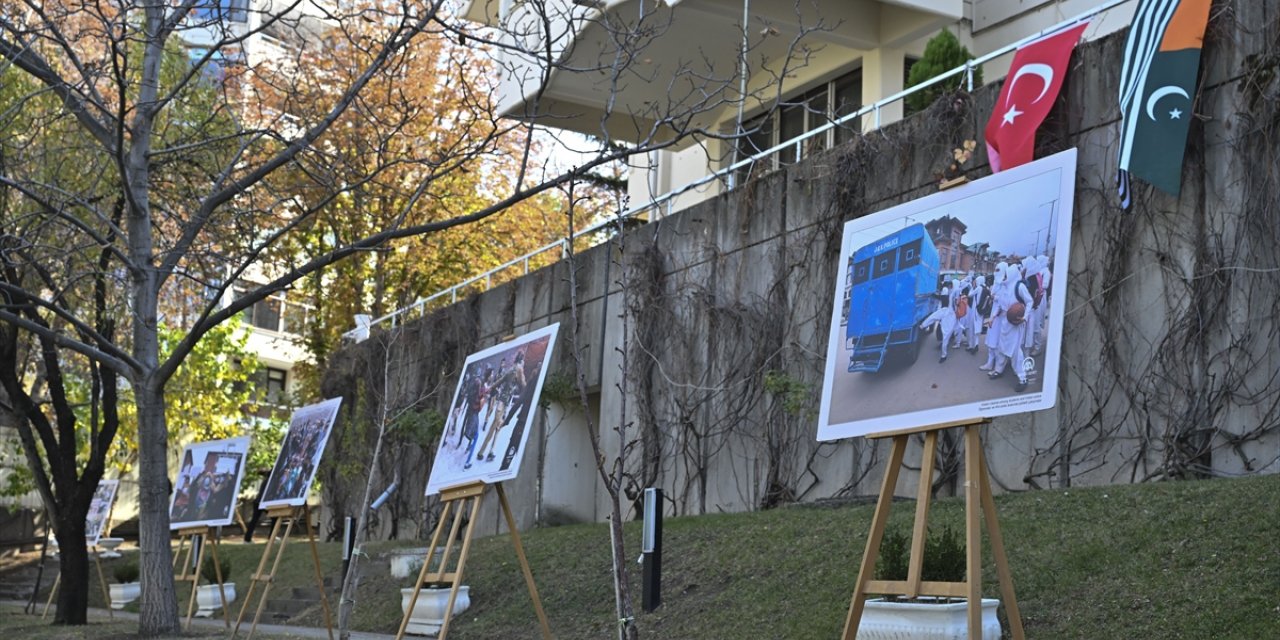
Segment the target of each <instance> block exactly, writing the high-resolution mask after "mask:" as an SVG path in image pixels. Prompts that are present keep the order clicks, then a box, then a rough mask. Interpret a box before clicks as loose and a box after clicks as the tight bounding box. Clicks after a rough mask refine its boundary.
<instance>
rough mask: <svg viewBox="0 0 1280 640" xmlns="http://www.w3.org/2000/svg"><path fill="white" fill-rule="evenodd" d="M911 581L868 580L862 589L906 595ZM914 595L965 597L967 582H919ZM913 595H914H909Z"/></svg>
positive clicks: (883, 593)
mask: <svg viewBox="0 0 1280 640" xmlns="http://www.w3.org/2000/svg"><path fill="white" fill-rule="evenodd" d="M911 586H912V583H911V582H908V581H906V580H868V581H867V586H866V589H864V591H865V592H866V593H878V594H880V595H886V596H907V595H908V594H909V593H910V588H911ZM915 593H916V595H921V596H939V597H943V598H966V597H968V596H969V583H967V582H921V583H920V585H919V586H918V587H916V588H915ZM909 597H914V596H909Z"/></svg>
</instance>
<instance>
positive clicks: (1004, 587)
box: [978, 447, 1026, 640]
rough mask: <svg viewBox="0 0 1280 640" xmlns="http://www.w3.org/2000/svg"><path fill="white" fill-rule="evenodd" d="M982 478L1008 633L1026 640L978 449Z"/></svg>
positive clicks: (988, 477) (982, 456)
mask: <svg viewBox="0 0 1280 640" xmlns="http://www.w3.org/2000/svg"><path fill="white" fill-rule="evenodd" d="M978 453H979V458H980V463H981V476H982V511H983V513H984V514H985V515H986V518H987V536H988V537H989V538H990V539H991V555H992V556H995V560H996V575H998V576H999V577H1000V595H1001V596H1002V597H1003V598H1004V607H1005V613H1007V614H1008V616H1009V631H1010V632H1011V633H1012V634H1013V640H1024V639H1025V638H1026V635H1025V633H1024V632H1023V629H1022V613H1021V612H1020V611H1019V610H1018V598H1017V597H1016V596H1015V595H1014V590H1013V574H1012V573H1010V572H1009V559H1008V558H1007V557H1006V556H1005V553H1004V537H1003V536H1002V535H1001V534H1000V519H999V518H998V517H996V501H995V498H994V497H993V494H992V493H991V474H990V472H989V470H988V469H987V455H986V453H985V452H983V451H982V448H981V447H979V448H978Z"/></svg>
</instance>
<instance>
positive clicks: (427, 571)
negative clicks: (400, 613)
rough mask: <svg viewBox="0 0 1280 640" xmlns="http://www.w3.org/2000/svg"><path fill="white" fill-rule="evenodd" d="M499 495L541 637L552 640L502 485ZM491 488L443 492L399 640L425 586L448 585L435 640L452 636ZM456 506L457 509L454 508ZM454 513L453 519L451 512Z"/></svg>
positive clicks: (460, 487)
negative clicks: (456, 604)
mask: <svg viewBox="0 0 1280 640" xmlns="http://www.w3.org/2000/svg"><path fill="white" fill-rule="evenodd" d="M493 487H494V488H495V489H496V490H497V492H498V501H499V502H500V503H501V504H502V515H503V516H505V517H506V519H507V529H508V530H509V531H510V532H511V544H512V545H513V546H515V548H516V557H517V558H518V559H519V560H520V570H521V571H523V572H524V582H525V585H526V586H528V587H529V596H530V597H531V598H532V599H533V609H534V611H535V612H537V614H538V623H539V624H541V625H542V637H543V639H544V640H551V627H550V625H548V624H547V614H546V613H545V612H543V610H542V600H541V599H540V598H539V597H538V587H537V585H536V584H534V582H533V572H532V571H530V570H529V561H528V559H526V558H525V555H524V546H523V545H522V544H521V543H520V530H519V529H517V528H516V520H515V518H514V517H512V515H511V505H510V504H509V503H508V502H507V493H506V492H505V491H503V489H502V483H497V484H494V485H493ZM488 488H489V485H487V484H485V483H484V482H479V481H477V482H471V483H467V484H463V485H458V486H456V487H451V488H448V489H444V490H442V491H441V492H440V502H441V503H443V504H444V509H443V510H442V511H441V512H440V521H439V522H438V523H437V524H436V530H435V533H433V534H431V545H430V546H428V547H427V555H426V557H425V558H423V560H422V570H421V571H419V572H418V580H417V582H415V583H414V587H413V597H412V598H411V599H410V600H409V608H408V609H407V610H406V612H405V614H404V618H403V619H402V620H401V621H400V630H399V631H397V632H396V640H401V638H403V637H404V630H405V628H407V627H408V626H409V618H410V617H412V616H413V608H414V607H415V606H417V604H418V594H419V593H420V592H421V591H422V587H423V585H425V584H438V585H449V602H448V604H446V605H445V608H444V622H443V623H442V624H441V625H440V633H439V634H438V635H437V636H436V640H445V637H446V636H447V635H448V633H449V622H450V621H451V620H452V619H453V605H454V602H456V601H457V599H458V587H460V586H461V585H462V570H463V568H464V567H465V566H466V564H467V554H468V553H469V552H470V551H471V539H472V537H473V534H474V532H475V524H476V520H477V518H478V516H479V515H480V504H481V502H482V501H483V500H484V494H485V490H486V489H488ZM467 500H470V501H471V509H470V515H467V507H466V502H467ZM455 505H456V506H455ZM451 511H452V512H453V520H452V521H450V520H449V513H450V512H451ZM464 517H465V519H466V520H467V525H466V527H467V530H466V533H463V534H462V548H461V549H460V550H459V551H458V560H457V564H456V565H455V567H454V568H453V569H452V570H449V562H450V560H451V559H452V556H453V545H454V542H455V541H457V540H458V534H459V530H460V529H461V528H462V521H463V519H464ZM446 522H449V525H448V526H449V537H448V538H446V539H445V541H444V553H443V555H442V556H441V557H440V564H439V566H438V567H437V568H436V569H435V570H434V571H432V570H431V568H430V567H431V559H432V558H433V557H435V553H436V549H439V548H440V536H441V534H442V533H443V532H444V528H445V523H446Z"/></svg>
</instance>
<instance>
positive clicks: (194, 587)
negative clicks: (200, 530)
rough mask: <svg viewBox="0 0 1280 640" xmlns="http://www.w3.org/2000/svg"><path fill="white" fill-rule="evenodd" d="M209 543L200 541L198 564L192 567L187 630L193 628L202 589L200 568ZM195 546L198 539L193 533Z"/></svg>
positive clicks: (192, 540)
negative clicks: (192, 623) (198, 592)
mask: <svg viewBox="0 0 1280 640" xmlns="http://www.w3.org/2000/svg"><path fill="white" fill-rule="evenodd" d="M208 543H209V541H208V540H201V541H200V550H199V552H197V553H196V564H195V566H194V567H190V569H191V597H190V598H188V599H187V624H186V626H185V627H183V628H185V629H186V630H187V631H190V630H191V621H192V620H194V619H195V617H196V591H198V590H199V589H200V568H201V567H203V566H204V548H205V546H207V545H208ZM195 546H196V541H195V536H194V535H193V536H192V539H191V548H192V549H195ZM184 573H185V571H184Z"/></svg>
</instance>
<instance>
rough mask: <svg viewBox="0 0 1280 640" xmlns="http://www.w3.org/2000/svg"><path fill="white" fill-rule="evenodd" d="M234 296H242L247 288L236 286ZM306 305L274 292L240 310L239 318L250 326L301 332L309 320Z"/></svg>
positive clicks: (283, 331)
mask: <svg viewBox="0 0 1280 640" xmlns="http://www.w3.org/2000/svg"><path fill="white" fill-rule="evenodd" d="M235 292H236V298H237V299H239V298H242V297H244V296H245V295H246V294H247V293H248V289H246V288H243V287H237V288H236V290H235ZM309 316H310V308H309V307H308V306H307V305H304V304H301V303H298V302H291V301H289V300H287V299H286V298H285V297H284V295H283V294H279V293H277V294H274V295H271V296H269V297H267V298H265V299H263V300H259V301H257V302H255V303H253V305H251V306H250V307H249V308H247V309H245V310H244V311H242V312H240V319H241V320H242V321H243V322H244V323H245V324H247V325H249V326H251V327H257V328H259V329H266V330H267V331H278V332H282V333H302V332H303V331H304V330H305V329H306V327H307V323H308V322H309V321H310V317H309Z"/></svg>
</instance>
